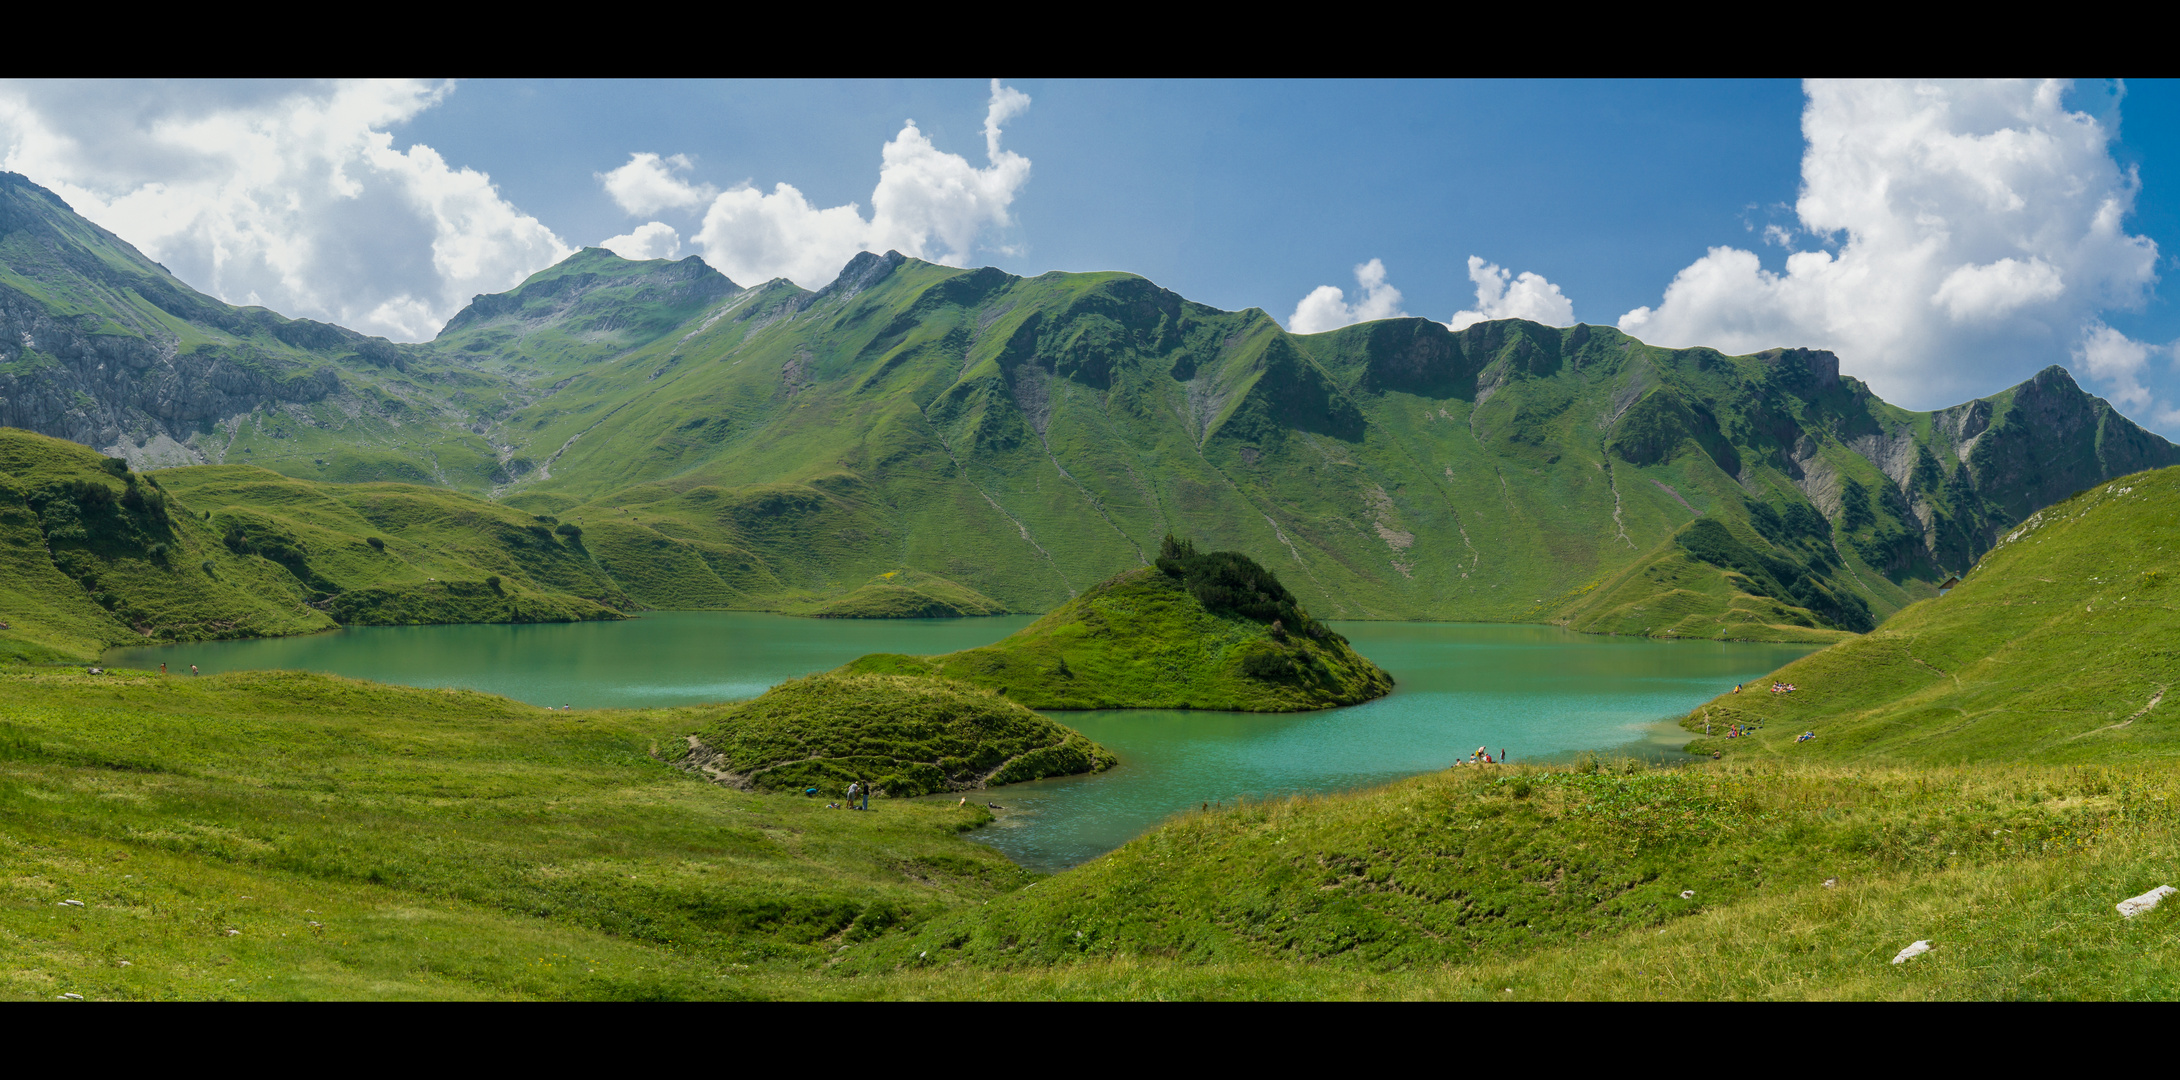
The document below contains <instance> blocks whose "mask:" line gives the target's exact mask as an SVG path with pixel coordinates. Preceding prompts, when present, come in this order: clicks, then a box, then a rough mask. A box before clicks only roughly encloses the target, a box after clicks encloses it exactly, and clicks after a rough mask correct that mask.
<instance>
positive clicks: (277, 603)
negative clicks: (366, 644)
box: [0, 429, 333, 661]
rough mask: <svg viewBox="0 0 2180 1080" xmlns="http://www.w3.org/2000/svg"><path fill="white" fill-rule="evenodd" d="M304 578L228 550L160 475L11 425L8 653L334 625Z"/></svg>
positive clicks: (4, 574)
mask: <svg viewBox="0 0 2180 1080" xmlns="http://www.w3.org/2000/svg"><path fill="white" fill-rule="evenodd" d="M293 582H294V578H293V577H292V575H290V574H289V573H288V571H287V570H286V568H284V567H282V566H280V565H279V564H277V563H275V562H272V561H270V560H267V559H265V558H262V557H260V556H258V555H256V554H253V553H247V552H240V551H236V550H233V549H231V548H229V547H228V546H227V545H225V544H223V543H221V542H220V534H219V532H218V531H217V530H216V529H215V528H214V527H213V525H212V524H211V523H209V522H206V521H204V520H203V519H202V518H201V517H199V516H198V515H197V514H196V512H195V511H194V509H193V508H192V507H191V506H190V505H189V504H188V503H187V502H185V501H184V500H182V499H181V498H179V497H176V496H173V495H171V494H170V493H169V492H168V491H167V490H166V489H165V488H164V487H163V486H162V484H161V482H160V480H159V479H158V478H157V477H153V476H146V475H143V474H139V473H133V472H130V471H129V470H128V466H127V464H126V463H125V462H122V461H120V460H119V459H115V458H105V459H102V458H100V457H99V456H98V455H97V454H95V453H93V452H91V451H90V450H87V449H85V448H84V447H82V446H79V445H77V444H75V443H71V442H64V441H62V440H59V439H50V438H47V437H45V436H43V435H32V434H30V433H28V432H21V431H13V430H8V429H0V623H5V624H6V629H0V657H11V658H22V659H29V660H34V661H43V660H55V659H71V658H85V657H95V656H97V655H98V653H99V652H101V651H102V650H104V649H105V648H106V647H107V646H109V645H116V644H121V643H124V642H137V643H141V642H142V641H144V639H146V638H152V639H155V640H170V641H189V640H198V639H203V638H227V637H257V636H265V635H277V634H297V633H307V632H309V631H312V630H324V629H329V628H331V627H332V626H333V620H332V619H331V618H329V617H327V616H326V615H325V613H324V612H322V611H318V610H316V609H313V608H311V607H310V606H309V605H308V604H307V603H305V597H303V596H302V595H300V594H299V592H298V590H297V589H295V588H294V587H293Z"/></svg>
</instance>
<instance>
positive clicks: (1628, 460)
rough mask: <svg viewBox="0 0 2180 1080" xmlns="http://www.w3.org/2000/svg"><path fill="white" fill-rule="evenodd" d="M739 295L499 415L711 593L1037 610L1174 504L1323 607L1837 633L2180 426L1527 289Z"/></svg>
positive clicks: (925, 269)
mask: <svg viewBox="0 0 2180 1080" xmlns="http://www.w3.org/2000/svg"><path fill="white" fill-rule="evenodd" d="M751 292H752V293H757V294H766V295H773V296H777V297H779V298H780V299H778V300H777V301H768V302H767V305H765V306H764V307H763V310H764V311H765V312H766V314H764V315H763V316H762V317H750V318H741V317H740V316H741V315H742V314H744V313H745V312H748V311H751V310H754V309H756V308H757V307H759V306H760V305H758V304H756V303H755V301H753V300H746V299H744V298H743V297H741V296H737V297H736V298H735V299H732V300H728V301H725V302H724V303H723V305H722V307H721V309H720V311H721V312H722V314H721V317H720V318H719V319H718V320H717V321H712V322H709V323H708V328H705V327H706V325H707V323H706V322H705V321H699V322H698V323H697V331H696V332H695V333H693V334H690V335H672V336H670V337H669V338H662V339H661V340H660V341H658V342H655V343H653V344H651V345H648V346H645V347H643V348H639V349H637V350H635V351H633V352H631V353H630V354H628V355H627V356H625V357H623V358H621V359H618V360H614V361H611V362H607V363H600V364H595V365H592V366H591V368H590V369H588V370H587V371H586V372H585V373H584V374H582V375H581V376H578V377H576V378H575V379H574V381H572V382H570V383H569V384H568V385H567V386H566V387H565V388H563V389H561V390H559V391H558V392H556V393H555V394H554V395H553V396H552V397H550V398H547V399H545V400H544V401H542V402H540V403H539V404H538V405H536V406H532V407H531V408H530V409H528V410H524V411H522V412H520V413H518V414H517V422H516V423H514V424H513V425H511V426H513V427H516V428H523V427H538V430H539V437H538V439H537V445H539V446H550V447H553V448H554V449H553V453H554V454H555V455H557V456H556V457H554V459H553V464H552V465H551V466H550V468H541V469H540V470H539V471H538V472H536V473H534V474H532V476H531V477H529V478H527V479H525V480H524V481H522V482H521V483H520V484H519V485H518V487H519V491H520V494H519V495H517V496H515V497H514V500H513V501H515V502H516V503H517V504H518V505H529V506H533V507H540V508H548V509H550V510H551V511H552V512H555V513H560V514H562V515H564V516H573V517H576V518H579V519H581V520H582V521H583V522H584V523H585V524H586V526H588V525H589V524H591V523H593V522H597V521H613V522H617V523H620V524H622V525H625V526H627V528H626V529H625V530H617V531H616V532H615V534H614V535H613V536H611V537H604V536H601V538H600V540H601V547H600V550H601V552H605V553H606V554H607V557H608V558H609V559H610V560H612V561H613V562H615V563H616V564H617V565H618V564H620V563H625V562H629V561H632V560H634V559H636V558H638V557H640V553H641V551H643V550H645V549H646V548H658V547H662V546H665V545H669V544H670V545H677V546H680V547H682V548H683V549H684V550H686V551H687V552H688V555H687V556H686V557H687V559H688V562H689V564H690V569H691V572H692V573H694V574H696V576H698V577H699V578H703V579H704V585H705V587H706V588H707V589H709V590H710V591H711V593H712V594H713V595H716V596H718V597H719V598H720V599H719V601H718V602H720V603H723V604H730V605H749V606H766V605H769V604H774V603H777V602H779V598H793V597H796V596H800V595H807V594H815V593H823V592H826V591H828V590H838V589H842V588H846V587H848V583H849V582H855V581H861V580H865V579H867V578H868V577H870V576H871V575H874V574H877V573H881V572H885V571H888V570H893V569H897V568H900V567H903V566H907V567H914V568H917V569H920V570H924V571H928V572H931V573H937V574H941V575H944V576H946V577H948V578H951V579H953V580H956V581H960V582H962V583H963V584H965V585H967V586H969V587H971V588H974V589H976V590H978V591H979V592H982V593H984V594H986V595H988V596H991V597H993V598H994V599H995V600H997V601H999V602H1001V603H1003V604H1005V605H1007V606H1008V607H1011V608H1015V609H1025V610H1037V609H1041V608H1042V609H1049V608H1051V607H1053V606H1055V605H1057V604H1059V603H1061V602H1063V601H1064V600H1066V599H1067V598H1068V597H1070V596H1073V595H1075V594H1077V593H1079V592H1081V591H1082V590H1083V589H1085V588H1087V587H1088V586H1089V585H1090V584H1091V583H1093V582H1096V581H1101V580H1103V579H1104V578H1105V577H1107V576H1110V574H1111V572H1112V571H1113V570H1115V569H1116V568H1119V567H1124V566H1127V565H1129V564H1131V563H1134V564H1137V565H1141V564H1142V563H1143V562H1144V561H1147V556H1146V555H1145V552H1146V551H1147V550H1148V549H1149V548H1150V546H1151V545H1153V544H1154V543H1155V538H1156V537H1158V536H1162V535H1164V534H1165V533H1166V532H1168V531H1175V532H1184V531H1185V532H1189V533H1193V534H1195V535H1198V536H1200V537H1203V538H1204V539H1205V541H1206V543H1207V544H1210V545H1216V546H1220V547H1226V548H1233V549H1236V550H1241V551H1246V552H1249V553H1250V554H1251V555H1252V556H1254V557H1256V558H1259V559H1262V560H1264V561H1265V563H1266V564H1267V565H1276V566H1280V567H1284V568H1286V572H1287V573H1289V574H1290V576H1292V577H1293V578H1294V579H1295V583H1296V587H1297V588H1298V590H1299V591H1300V593H1301V594H1302V595H1303V596H1304V597H1305V599H1307V600H1308V601H1309V602H1310V603H1311V604H1312V605H1313V606H1316V607H1319V608H1321V609H1322V610H1324V611H1325V612H1326V613H1327V614H1329V615H1335V616H1344V617H1384V618H1396V617H1398V618H1418V617H1430V618H1474V619H1496V620H1505V619H1518V620H1545V619H1556V620H1559V621H1564V622H1566V623H1568V624H1569V625H1572V626H1575V627H1577V628H1580V629H1587V630H1598V631H1610V632H1620V633H1651V634H1660V635H1663V634H1674V635H1680V636H1710V637H1717V636H1734V637H1770V638H1784V639H1788V640H1829V639H1831V638H1836V637H1837V636H1838V634H1839V633H1840V632H1842V631H1861V630H1866V629H1868V628H1869V627H1870V626H1873V625H1875V624H1876V623H1877V622H1878V621H1880V620H1881V619H1882V618H1883V617H1885V616H1886V615H1888V614H1890V613H1891V612H1892V611H1894V610H1897V609H1898V608H1899V607H1901V606H1902V605H1904V604H1906V603H1908V602H1910V601H1912V600H1913V599H1915V598H1916V597H1918V596H1921V595H1927V594H1928V593H1929V592H1930V591H1932V588H1933V586H1934V584H1935V582H1936V581H1937V580H1938V579H1940V578H1941V577H1943V576H1944V574H1945V572H1946V571H1947V570H1949V569H1958V568H1960V567H1962V566H1965V565H1966V564H1967V562H1968V561H1969V560H1971V559H1972V558H1973V556H1974V554H1976V553H1979V552H1980V551H1981V550H1982V548H1983V547H1984V546H1987V544H1988V542H1989V540H1990V539H1991V537H1992V536H1993V534H1994V532H1995V530H1997V529H1999V528H2001V527H2002V526H2003V525H2005V524H2008V523H2011V522H2012V521H2013V520H2016V517H2015V515H2017V514H2021V513H2025V512H2027V509H2028V508H2031V507H2033V506H2035V505H2040V504H2041V501H2042V500H2046V499H2048V498H2049V497H2053V493H2054V492H2056V493H2057V494H2061V495H2063V494H2064V493H2065V491H2071V490H2074V487H2066V485H2068V484H2073V485H2075V486H2076V487H2078V486H2080V485H2081V484H2083V483H2092V482H2096V481H2097V480H2100V479H2103V478H2106V477H2108V476H2112V475H2119V474H2121V473H2124V472H2127V471H2132V470H2134V469H2138V468H2141V467H2143V466H2145V465H2156V464H2163V463H2166V462H2168V461H2170V460H2172V459H2173V454H2174V451H2173V448H2172V447H2171V445H2170V444H2167V443H2165V442H2164V441H2163V440H2161V439H2157V438H2156V437H2155V436H2151V435H2149V434H2148V433H2146V432H2143V431H2141V429H2139V428H2137V427H2135V426H2134V425H2132V424H2130V423H2128V422H2127V421H2126V420H2125V419H2124V418H2122V417H2120V416H2118V415H2117V414H2116V413H2114V412H2112V411H2111V409H2110V408H2109V406H2107V405H2105V404H2104V403H2103V402H2101V401H2099V400H2097V399H2095V398H2092V397H2089V396H2088V395H2086V394H2084V393H2082V392H2081V391H2080V390H2079V389H2078V388H2076V387H2075V386H2074V385H2073V383H2072V381H2071V380H2069V379H2068V378H2067V377H2066V375H2065V373H2064V372H2063V371H2059V370H2056V369H2054V370H2052V371H2047V372H2046V373H2044V374H2043V375H2040V376H2038V377H2037V378H2036V379H2034V380H2031V381H2030V382H2029V383H2025V384H2023V385H2022V386H2020V387H2017V388H2015V389H2013V390H2010V391H2008V392H2006V393H2005V394H2002V395H1998V396H1996V397H1994V398H1992V399H1988V400H1985V401H1979V402H1972V403H1969V404H1968V405H1965V406H1961V407H1959V408H1956V409H1951V410H1946V411H1944V412H1941V413H1932V414H1919V413H1910V412H1906V411H1904V410H1899V409H1895V408H1892V407H1891V406H1889V405H1886V404H1885V403H1884V402H1882V401H1880V400H1878V399H1877V398H1875V397H1874V396H1873V395H1871V394H1870V393H1869V391H1868V390H1867V388H1866V387H1863V386H1862V385H1861V384H1860V383H1858V382H1856V381H1854V380H1852V379H1842V378H1840V377H1839V375H1838V373H1837V364H1836V361H1834V360H1833V358H1832V357H1831V356H1830V354H1826V353H1814V352H1807V351H1800V350H1774V351H1772V352H1770V353H1765V354H1760V355H1757V356H1749V357H1726V356H1722V355H1720V354H1718V353H1716V352H1713V351H1711V350H1705V349H1690V350H1668V349H1657V348H1652V347H1649V346H1645V345H1643V344H1642V343H1640V342H1637V341H1634V340H1633V339H1630V338H1628V337H1626V336H1625V335H1621V334H1619V333H1617V332H1615V331H1612V330H1607V329H1601V328H1596V327H1575V328H1572V329H1569V330H1551V329H1547V328H1544V327H1539V326H1535V325H1533V324H1526V323H1519V322H1501V323H1487V324H1481V325H1479V326H1476V327H1472V328H1470V329H1468V330H1466V331H1464V332H1462V333H1460V334H1454V333H1451V332H1448V331H1446V330H1445V329H1444V328H1443V327H1440V326H1438V325H1436V324H1433V323H1429V322H1425V321H1423V320H1394V321H1388V322H1381V323H1372V324H1364V325H1359V326H1353V327H1347V328H1344V329H1342V330H1339V331H1334V332H1331V333H1328V334H1321V335H1316V336H1312V337H1297V336H1293V335H1289V334H1287V333H1285V332H1284V331H1282V330H1280V329H1279V328H1278V326H1277V325H1276V324H1274V323H1273V322H1272V321H1271V320H1270V319H1269V317H1267V316H1265V315H1264V313H1262V312H1258V311H1249V312H1238V313H1236V312H1221V311H1216V310H1213V309H1210V308H1205V307H1202V306H1201V305H1195V304H1190V303H1188V302H1187V301H1185V300H1183V299H1181V298H1179V297H1177V296H1174V295H1173V294H1172V293H1169V292H1166V291H1164V290H1161V289H1158V288H1157V287H1155V286H1153V285H1151V284H1150V283H1149V282H1146V281H1143V280H1142V279H1140V278H1133V277H1129V276H1127V275H1120V274H1047V275H1043V276H1041V277H1038V278H1033V279H1021V278H1014V277H1010V276H1008V275H1005V274H1002V273H999V272H998V271H993V270H976V271H963V270H955V269H951V268H947V267H940V266H933V265H930V264H926V263H920V262H916V261H914V260H907V259H902V258H899V257H898V256H888V257H885V258H880V257H876V256H863V257H859V258H858V259H857V260H856V261H855V263H853V264H851V266H850V267H849V268H848V269H847V270H845V271H844V272H843V273H842V275H841V278H840V279H839V280H838V281H836V282H835V283H834V284H833V285H831V286H828V287H827V288H826V289H824V290H820V291H819V292H816V293H804V292H801V291H800V290H795V289H793V288H792V286H788V285H786V284H785V283H782V282H773V283H768V284H767V285H764V286H760V287H759V288H758V289H754V290H751ZM736 305H741V306H736ZM729 309H731V310H729ZM709 318H710V317H709V316H707V317H706V319H707V320H709ZM539 425H542V426H539ZM2062 487H2063V488H2064V489H2065V490H2064V491H2060V490H2058V489H2060V488H2062ZM1698 519H1706V522H1705V523H1702V524H1698ZM615 547H619V548H621V549H622V550H621V551H620V552H619V553H618V554H615V551H614V549H615ZM697 563H702V564H704V565H706V566H709V567H712V568H713V573H712V574H711V575H709V577H706V575H703V574H702V573H701V572H699V571H698V570H697V567H696V564H697ZM722 564H725V565H728V566H731V567H732V568H733V573H734V574H739V575H740V577H739V578H738V579H737V578H734V577H733V576H732V575H730V574H722V573H719V572H718V570H717V568H718V567H719V566H721V565H722ZM710 578H716V579H717V581H716V584H714V583H713V581H712V580H710ZM630 591H631V594H632V595H638V596H639V598H641V596H642V593H640V592H639V590H638V589H637V588H636V587H634V586H630Z"/></svg>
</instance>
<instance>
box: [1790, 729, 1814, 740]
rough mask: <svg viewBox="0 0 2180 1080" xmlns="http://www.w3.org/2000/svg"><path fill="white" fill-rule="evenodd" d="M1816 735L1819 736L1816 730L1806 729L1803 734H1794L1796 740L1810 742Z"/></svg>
mask: <svg viewBox="0 0 2180 1080" xmlns="http://www.w3.org/2000/svg"><path fill="white" fill-rule="evenodd" d="M1816 737H1817V733H1816V732H1814V731H1804V732H1802V733H1801V734H1799V735H1796V736H1794V741H1795V742H1808V741H1809V740H1811V739H1814V738H1816Z"/></svg>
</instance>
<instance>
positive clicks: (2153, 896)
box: [2119, 885, 2180, 919]
mask: <svg viewBox="0 0 2180 1080" xmlns="http://www.w3.org/2000/svg"><path fill="white" fill-rule="evenodd" d="M2175 892H2180V889H2174V888H2173V887H2172V886H2170V885H2159V886H2158V887H2157V888H2154V889H2151V890H2150V891H2149V892H2146V893H2143V894H2142V895H2141V896H2130V897H2128V898H2127V899H2125V900H2122V901H2120V902H2119V913H2120V914H2122V915H2125V916H2127V917H2128V918H2130V919H2132V918H2134V917H2135V916H2137V915H2140V914H2142V913H2143V912H2145V911H2148V910H2150V909H2151V908H2154V907H2156V906H2157V905H2158V903H2159V902H2161V901H2163V900H2164V899H2165V898H2166V897H2168V896H2171V895H2172V894H2173V893H2175Z"/></svg>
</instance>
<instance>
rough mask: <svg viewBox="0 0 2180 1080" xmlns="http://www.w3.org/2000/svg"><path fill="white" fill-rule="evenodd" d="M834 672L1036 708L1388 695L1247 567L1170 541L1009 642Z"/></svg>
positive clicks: (1267, 708)
mask: <svg viewBox="0 0 2180 1080" xmlns="http://www.w3.org/2000/svg"><path fill="white" fill-rule="evenodd" d="M841 670H843V671H858V672H880V673H890V674H903V675H936V676H939V677H941V678H945V679H952V680H958V681H961V682H966V683H969V684H971V685H975V686H980V687H988V688H992V689H996V690H998V691H999V692H1000V693H1002V694H1005V695H1006V696H1007V697H1010V698H1013V699H1014V700H1016V701H1020V702H1023V703H1024V704H1027V705H1030V706H1032V707H1034V708H1040V709H1176V708H1178V709H1224V710H1235V711H1242V712H1290V711H1295V710H1299V709H1321V708H1327V707H1329V706H1333V705H1351V704H1354V703H1356V702H1359V701H1368V700H1370V699H1371V698H1374V697H1380V696H1383V695H1384V694H1386V693H1387V692H1389V691H1391V690H1392V688H1393V680H1392V676H1390V675H1387V674H1386V673H1385V672H1384V671H1383V670H1381V669H1380V668H1379V667H1378V666H1377V665H1376V664H1373V663H1371V662H1370V661H1369V660H1366V659H1364V658H1363V657H1362V656H1361V655H1359V654H1357V653H1356V652H1355V650H1354V649H1353V648H1351V647H1350V646H1349V645H1348V643H1347V639H1345V638H1343V637H1341V636H1340V635H1339V634H1337V633H1335V632H1333V631H1332V630H1331V629H1330V628H1328V627H1325V626H1324V625H1323V624H1321V623H1319V622H1317V621H1316V620H1315V619H1312V618H1311V617H1310V616H1309V613H1308V612H1307V611H1305V610H1303V609H1302V608H1301V607H1300V606H1298V605H1297V604H1296V603H1295V599H1294V596H1293V594H1291V593H1289V592H1288V591H1287V590H1286V588H1285V587H1283V586H1281V585H1280V583H1279V579H1278V578H1277V577H1276V576H1275V575H1273V574H1272V573H1271V572H1270V571H1268V570H1265V569H1264V568H1263V567H1261V566H1258V565H1257V564H1256V563H1255V562H1254V561H1252V560H1251V559H1250V558H1249V557H1248V556H1246V555H1242V554H1240V553H1239V552H1232V551H1220V552H1209V553H1205V554H1198V553H1197V552H1196V550H1195V548H1194V546H1193V545H1190V544H1187V543H1185V542H1177V541H1175V540H1174V538H1172V537H1170V536H1169V537H1167V538H1166V541H1165V547H1164V553H1163V554H1162V555H1161V556H1160V558H1159V560H1158V565H1157V566H1155V567H1146V568H1144V569H1141V570H1133V571H1129V572H1127V573H1124V574H1121V575H1120V576H1118V577H1115V578H1113V579H1112V580H1110V581H1107V582H1105V583H1104V584H1101V585H1098V586H1096V587H1094V588H1092V589H1090V590H1088V591H1086V592H1085V593H1083V594H1082V595H1081V596H1079V597H1076V598H1075V599H1073V600H1071V601H1069V602H1067V603H1066V604H1063V605H1061V606H1060V608H1059V609H1058V610H1056V611H1054V612H1052V613H1051V614H1049V615H1047V616H1045V617H1044V618H1042V619H1039V620H1037V621H1036V622H1035V623H1032V624H1030V625H1029V626H1028V627H1025V628H1024V629H1023V630H1022V631H1021V632H1019V633H1017V634H1015V635H1013V636H1012V637H1009V638H1006V639H1005V640H1003V641H999V642H996V643H994V644H991V645H986V646H984V647H982V648H976V649H966V650H963V651H961V652H957V653H949V654H947V655H944V656H930V657H913V656H900V655H896V654H891V653H879V654H874V655H871V656H866V657H863V658H861V659H859V660H856V661H854V662H853V663H850V664H848V665H846V666H845V667H843V668H842V669H841Z"/></svg>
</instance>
